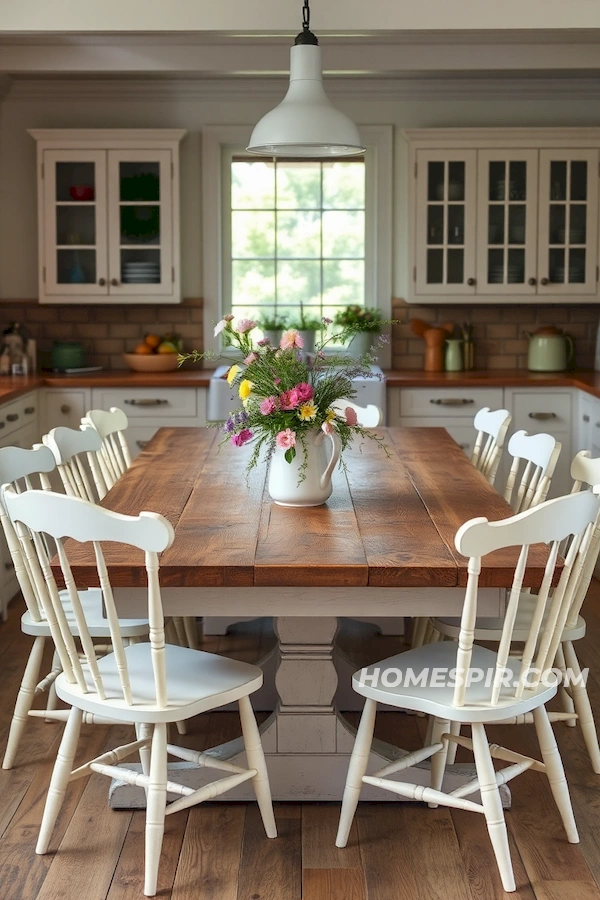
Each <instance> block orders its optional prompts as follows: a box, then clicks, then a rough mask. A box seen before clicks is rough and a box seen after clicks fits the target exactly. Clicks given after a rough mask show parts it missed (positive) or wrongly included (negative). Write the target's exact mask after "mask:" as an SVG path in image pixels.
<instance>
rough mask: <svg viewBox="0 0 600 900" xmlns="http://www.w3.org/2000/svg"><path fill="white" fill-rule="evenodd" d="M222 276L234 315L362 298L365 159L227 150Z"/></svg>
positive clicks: (314, 311)
mask: <svg viewBox="0 0 600 900" xmlns="http://www.w3.org/2000/svg"><path fill="white" fill-rule="evenodd" d="M228 188H229V191H228V197H227V201H228V202H227V206H228V207H229V209H230V218H229V235H228V237H229V246H230V253H229V254H228V259H227V261H226V260H225V259H224V260H223V263H224V265H227V263H229V271H228V272H227V273H226V274H225V273H224V274H225V283H226V284H227V285H228V287H229V290H228V293H229V294H230V309H231V312H232V313H233V314H234V315H235V316H236V317H241V318H257V317H259V316H260V315H266V316H268V317H272V316H273V315H274V314H276V313H277V314H279V315H286V316H287V317H288V319H293V318H297V317H298V312H299V310H300V304H302V305H303V311H304V314H305V315H306V316H309V317H312V318H318V319H320V318H322V317H323V316H327V317H328V318H330V319H332V318H333V316H334V315H335V312H336V311H337V310H338V309H340V308H343V307H345V306H346V305H348V304H349V303H358V304H361V305H362V304H364V303H365V256H366V239H365V162H364V160H363V159H362V158H356V159H353V160H348V159H344V160H341V159H340V160H331V159H329V160H306V159H303V160H272V159H260V158H259V159H257V158H256V157H247V156H233V157H232V159H231V163H230V184H229V185H228Z"/></svg>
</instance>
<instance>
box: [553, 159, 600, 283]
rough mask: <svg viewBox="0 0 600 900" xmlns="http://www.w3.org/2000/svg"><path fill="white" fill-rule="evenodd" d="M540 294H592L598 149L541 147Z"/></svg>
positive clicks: (595, 251) (594, 281)
mask: <svg viewBox="0 0 600 900" xmlns="http://www.w3.org/2000/svg"><path fill="white" fill-rule="evenodd" d="M539 190H540V217H539V234H538V256H539V276H540V288H539V292H540V293H543V294H566V295H569V294H595V293H596V291H597V270H596V265H597V262H598V256H597V244H598V224H597V220H598V151H597V150H564V151H560V150H541V151H540V188H539Z"/></svg>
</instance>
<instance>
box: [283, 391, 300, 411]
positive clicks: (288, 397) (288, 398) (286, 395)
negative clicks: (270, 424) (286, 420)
mask: <svg viewBox="0 0 600 900" xmlns="http://www.w3.org/2000/svg"><path fill="white" fill-rule="evenodd" d="M292 393H293V391H284V392H283V394H280V395H279V406H280V407H281V409H285V410H289V409H296V407H297V406H298V400H296V401H294V400H293V399H292Z"/></svg>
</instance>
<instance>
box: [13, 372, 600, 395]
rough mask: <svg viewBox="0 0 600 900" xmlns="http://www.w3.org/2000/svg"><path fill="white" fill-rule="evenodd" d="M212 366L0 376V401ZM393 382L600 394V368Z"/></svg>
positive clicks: (186, 378)
mask: <svg viewBox="0 0 600 900" xmlns="http://www.w3.org/2000/svg"><path fill="white" fill-rule="evenodd" d="M211 375H212V372H211V370H210V369H196V370H193V369H184V370H176V371H175V372H156V373H154V374H151V373H146V372H126V371H107V372H97V373H91V374H89V375H54V374H52V373H50V372H48V373H44V372H42V373H41V374H39V375H29V376H28V375H2V376H0V403H7V402H8V401H9V400H15V399H16V398H17V397H20V396H21V395H22V394H26V393H28V392H29V391H33V390H35V388H38V387H52V388H80V387H85V388H93V387H102V388H106V387H115V388H120V387H154V388H156V387H158V388H163V387H193V388H197V387H201V388H206V387H208V385H209V383H210V378H211ZM385 376H386V383H387V386H388V387H406V388H408V387H429V388H441V387H467V388H469V387H470V388H474V387H524V388H527V387H532V388H533V387H535V388H539V387H549V388H557V387H558V388H560V387H564V388H578V389H579V390H582V391H585V392H586V393H588V394H591V395H592V396H594V397H598V398H600V372H591V371H588V370H585V371H584V370H574V371H572V372H528V371H526V370H524V369H499V370H494V371H487V370H481V371H471V372H422V371H420V370H415V371H406V372H405V371H398V370H396V371H386V373H385Z"/></svg>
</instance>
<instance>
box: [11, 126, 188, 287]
mask: <svg viewBox="0 0 600 900" xmlns="http://www.w3.org/2000/svg"><path fill="white" fill-rule="evenodd" d="M29 133H30V134H31V135H32V136H33V137H34V138H35V140H36V141H37V147H38V217H39V300H40V303H121V304H122V303H179V302H180V301H181V281H180V264H179V142H180V140H181V139H182V137H183V136H184V134H185V131H181V130H177V131H175V130H145V129H144V130H139V129H137V130H121V129H119V130H98V129H85V130H72V129H68V130H67V129H65V130H62V129H61V130H45V129H44V130H32V131H30V132H29Z"/></svg>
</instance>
